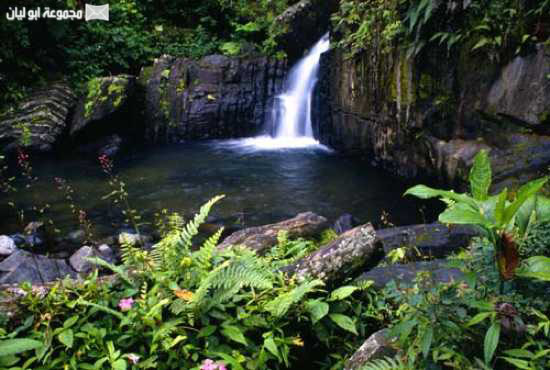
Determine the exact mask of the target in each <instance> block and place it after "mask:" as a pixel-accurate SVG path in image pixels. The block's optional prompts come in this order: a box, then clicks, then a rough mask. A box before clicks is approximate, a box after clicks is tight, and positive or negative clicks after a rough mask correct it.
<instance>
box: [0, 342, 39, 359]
mask: <svg viewBox="0 0 550 370" xmlns="http://www.w3.org/2000/svg"><path fill="white" fill-rule="evenodd" d="M42 346H43V344H42V343H40V342H39V341H37V340H34V339H27V338H19V339H8V340H3V341H0V357H2V356H9V355H15V354H18V353H21V352H25V351H30V350H32V349H36V348H40V347H42Z"/></svg>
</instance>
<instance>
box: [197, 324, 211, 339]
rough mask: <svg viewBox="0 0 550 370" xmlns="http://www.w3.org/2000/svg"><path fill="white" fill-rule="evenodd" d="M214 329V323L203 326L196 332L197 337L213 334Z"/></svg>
mask: <svg viewBox="0 0 550 370" xmlns="http://www.w3.org/2000/svg"><path fill="white" fill-rule="evenodd" d="M215 331H216V325H208V326H205V327H204V328H202V329H201V331H199V333H198V334H197V338H202V337H208V336H210V335H212V334H214V332H215Z"/></svg>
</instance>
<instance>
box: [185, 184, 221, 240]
mask: <svg viewBox="0 0 550 370" xmlns="http://www.w3.org/2000/svg"><path fill="white" fill-rule="evenodd" d="M224 197H225V195H218V196H215V197H214V198H212V199H210V200H209V201H208V202H206V203H205V204H204V205H203V206H202V207H201V208H200V210H199V213H197V214H196V215H195V217H194V218H193V220H191V221H189V222H188V223H187V225H185V227H184V228H183V229H182V230H181V233H180V238H181V243H182V244H183V246H184V247H185V248H191V245H192V240H193V237H194V236H195V235H197V234H198V232H199V226H200V225H202V224H203V223H204V221H206V218H207V217H208V214H209V213H210V209H212V207H213V206H214V204H215V203H216V202H218V201H220V200H221V199H223V198H224Z"/></svg>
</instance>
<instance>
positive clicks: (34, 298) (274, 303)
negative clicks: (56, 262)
mask: <svg viewBox="0 0 550 370" xmlns="http://www.w3.org/2000/svg"><path fill="white" fill-rule="evenodd" d="M221 199H222V197H221V196H220V197H215V198H213V199H212V200H211V201H209V202H207V203H206V204H205V205H204V206H203V207H201V209H200V210H199V212H198V213H197V215H196V216H195V217H194V218H193V219H192V220H190V221H189V222H188V223H186V224H184V223H183V221H182V219H181V217H179V216H176V215H172V216H171V217H170V220H169V222H168V225H167V233H166V234H165V236H164V238H163V239H162V240H161V241H160V242H159V243H157V244H156V245H155V246H154V247H153V248H152V250H150V251H147V250H143V249H140V248H138V247H137V246H130V245H125V246H123V251H122V259H123V265H121V266H114V265H111V264H109V263H107V262H105V261H102V260H100V259H97V258H94V259H91V260H92V261H93V262H95V263H97V264H98V265H99V266H100V267H102V268H104V269H108V270H112V271H113V272H114V273H115V275H116V278H115V279H111V280H107V281H103V280H101V278H99V277H98V270H95V271H94V272H93V273H92V274H91V275H90V276H88V277H87V278H86V280H84V281H83V282H82V283H77V282H69V281H66V282H61V283H58V284H57V285H56V286H54V287H53V288H52V289H51V290H50V291H49V292H48V293H47V294H46V295H45V296H39V295H37V294H34V293H33V292H32V291H31V289H30V287H28V286H27V287H25V289H26V291H27V295H26V296H25V297H24V298H23V301H22V302H21V305H20V309H21V312H20V315H25V314H26V315H28V316H27V317H31V316H32V317H40V318H41V320H40V321H39V322H37V323H36V324H35V325H33V326H27V327H25V328H24V329H22V330H20V331H19V332H18V334H17V337H26V338H29V339H32V340H37V341H39V342H41V343H43V344H44V346H43V347H40V348H39V349H36V350H35V351H34V352H32V351H30V352H22V353H21V354H19V355H18V357H17V359H14V360H13V364H12V365H13V366H15V365H19V366H22V365H23V364H33V368H36V369H56V368H59V367H63V366H65V364H67V365H68V366H69V368H76V367H77V364H78V366H79V367H81V368H90V369H91V368H98V369H100V368H114V369H123V368H129V367H131V366H134V367H139V368H153V367H156V368H159V369H174V368H189V369H197V368H198V364H200V363H201V362H203V361H207V360H208V361H214V360H215V361H216V362H217V363H221V362H223V363H224V364H226V365H229V366H231V368H232V369H245V368H271V369H277V368H286V367H289V366H292V364H293V363H294V362H295V361H296V359H297V358H298V357H299V354H300V352H301V351H302V350H303V349H302V348H303V347H307V348H309V349H313V348H317V349H321V348H323V350H321V351H319V352H318V353H320V354H325V353H327V351H328V350H329V348H330V351H329V353H330V354H331V355H330V356H324V355H323V358H320V359H319V360H321V361H323V363H325V364H326V366H327V367H330V366H333V365H335V364H336V363H340V364H341V363H343V361H344V360H345V356H347V354H348V353H349V351H352V350H353V349H354V348H355V346H356V345H358V340H360V338H361V337H362V336H365V335H368V334H369V333H370V332H371V330H372V329H371V325H373V320H372V317H376V316H377V315H379V313H378V311H380V310H379V309H377V308H375V307H376V303H375V301H374V299H373V296H371V295H370V291H369V287H370V284H362V285H357V286H355V285H347V286H342V287H339V288H337V289H335V290H333V291H327V290H326V287H325V286H324V283H323V282H322V281H320V280H310V279H306V280H304V281H300V282H298V281H296V279H294V278H292V277H287V276H285V275H284V274H283V273H282V272H281V271H280V267H282V266H284V265H285V264H288V263H290V262H291V261H294V260H296V259H297V258H299V257H301V256H303V254H304V253H307V252H309V251H311V250H313V249H315V248H316V247H317V245H316V244H315V243H313V242H310V241H306V240H303V239H298V240H289V239H288V237H287V235H285V234H284V233H281V234H280V235H279V243H278V245H277V246H275V247H274V248H273V250H272V251H270V252H269V253H268V254H267V255H266V256H262V257H261V256H258V255H256V254H255V252H253V251H251V250H249V249H246V248H244V247H239V246H234V247H233V248H229V249H226V250H219V249H218V248H217V244H218V240H219V238H220V236H221V233H222V231H223V230H222V229H220V230H218V231H217V232H215V233H214V234H213V235H212V236H211V237H209V238H208V239H207V240H206V241H205V242H204V243H203V244H202V246H200V247H198V246H196V245H194V243H193V239H194V237H195V236H196V235H197V233H198V230H199V226H200V225H201V223H203V222H204V220H205V219H206V217H207V215H208V213H209V211H210V209H211V207H212V206H213V205H214V204H215V203H216V202H218V201H219V200H221ZM304 250H305V251H306V252H304ZM359 296H362V297H363V298H362V299H359ZM365 300H366V302H369V304H365V303H364V301H365ZM5 325H7V326H8V327H9V326H10V323H9V322H7V323H5ZM8 327H6V329H5V330H6V332H8V331H9V330H10V329H9V328H8ZM312 333H315V334H314V335H315V338H317V339H316V340H314V339H313V338H312V335H313V334H312ZM354 343H357V344H354ZM25 366H28V365H25Z"/></svg>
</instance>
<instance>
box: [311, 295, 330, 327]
mask: <svg viewBox="0 0 550 370" xmlns="http://www.w3.org/2000/svg"><path fill="white" fill-rule="evenodd" d="M306 309H307V310H308V312H309V314H310V315H311V322H312V323H313V324H315V323H316V322H318V321H319V320H321V319H322V318H323V317H325V316H326V315H327V314H328V311H329V305H328V303H326V302H323V301H321V300H319V299H310V300H309V301H307V302H306Z"/></svg>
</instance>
